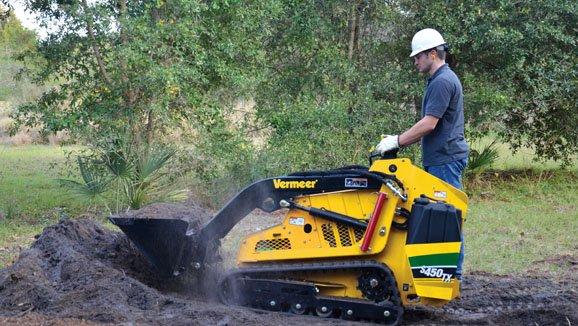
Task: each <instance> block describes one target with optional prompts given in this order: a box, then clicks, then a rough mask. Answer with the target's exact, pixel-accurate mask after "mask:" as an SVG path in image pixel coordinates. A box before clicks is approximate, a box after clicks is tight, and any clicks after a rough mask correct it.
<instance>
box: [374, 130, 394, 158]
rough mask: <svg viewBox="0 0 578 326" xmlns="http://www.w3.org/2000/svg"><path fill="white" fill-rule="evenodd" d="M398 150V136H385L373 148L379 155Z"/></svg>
mask: <svg viewBox="0 0 578 326" xmlns="http://www.w3.org/2000/svg"><path fill="white" fill-rule="evenodd" d="M398 148H399V136H398V135H394V136H392V135H387V136H385V137H384V138H383V139H382V140H381V141H380V142H379V144H377V146H375V150H376V151H377V152H378V153H379V154H383V153H385V152H389V151H391V150H394V149H398Z"/></svg>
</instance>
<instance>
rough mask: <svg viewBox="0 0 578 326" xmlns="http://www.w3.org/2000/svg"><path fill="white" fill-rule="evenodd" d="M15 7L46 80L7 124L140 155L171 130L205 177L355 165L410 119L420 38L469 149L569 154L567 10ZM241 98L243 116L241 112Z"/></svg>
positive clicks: (530, 6) (571, 86) (387, 5)
mask: <svg viewBox="0 0 578 326" xmlns="http://www.w3.org/2000/svg"><path fill="white" fill-rule="evenodd" d="M26 2H27V4H28V6H29V8H31V9H32V10H33V11H35V12H37V13H39V14H41V15H40V16H41V17H42V23H43V24H51V23H54V22H57V21H58V22H59V26H60V27H61V28H59V29H57V30H54V31H53V32H51V34H50V35H49V36H48V37H47V38H46V39H44V40H41V41H39V42H38V44H37V52H28V54H27V55H26V56H22V57H21V58H22V59H23V60H28V62H38V61H41V62H45V63H46V64H43V65H42V66H41V69H40V70H36V71H30V73H31V75H32V76H33V78H34V79H35V80H37V81H39V82H40V83H49V82H51V81H55V80H56V81H58V82H59V84H60V85H59V86H58V87H53V88H51V90H50V91H48V92H46V93H44V95H43V96H42V98H40V100H39V101H37V102H34V103H30V104H27V105H23V106H21V107H20V108H19V110H18V112H17V113H16V115H15V118H16V121H17V124H18V125H19V126H22V125H37V124H39V125H42V126H43V127H44V128H46V129H47V130H49V131H57V130H67V131H69V132H70V133H71V135H72V136H73V137H75V138H76V139H81V140H83V141H85V142H87V143H88V144H92V145H94V144H98V143H101V142H102V141H103V140H106V139H116V138H118V137H119V135H122V134H123V133H125V132H126V130H129V133H130V134H132V135H133V136H134V137H133V138H132V142H133V144H132V145H134V146H135V148H141V149H146V148H148V145H147V144H152V143H153V140H155V139H161V140H164V141H166V138H167V135H168V134H172V135H175V134H177V135H178V136H177V137H176V138H178V139H179V140H185V141H188V142H190V143H191V144H193V147H194V148H193V149H192V150H191V153H193V155H192V159H189V161H188V162H190V164H191V165H192V167H191V169H193V170H194V171H195V172H196V173H197V176H199V177H200V178H201V180H202V181H204V182H214V183H215V184H219V180H223V179H227V180H231V179H235V182H231V183H232V184H234V185H233V187H237V184H239V185H240V184H245V183H246V182H249V181H250V180H253V179H256V178H259V177H262V176H264V175H271V174H280V173H287V172H290V171H295V170H304V169H319V168H330V167H337V166H341V165H348V164H354V163H361V164H365V163H366V157H367V154H368V152H369V149H370V148H371V147H372V146H374V145H375V144H376V143H377V141H378V140H379V138H380V137H379V136H380V135H381V134H384V133H393V134H397V133H400V132H403V131H404V130H405V129H407V128H408V127H410V126H411V125H412V124H413V123H415V121H417V119H419V117H420V109H421V108H420V106H421V97H422V92H423V87H424V84H423V82H424V79H425V77H426V76H419V75H418V73H417V72H416V71H415V68H414V67H413V65H412V61H411V59H409V58H408V54H409V46H410V41H411V37H412V36H413V34H414V33H415V32H416V31H417V30H419V29H422V28H424V27H434V28H437V29H439V30H440V31H441V32H442V34H443V35H444V36H445V38H446V40H447V41H448V42H449V43H450V46H451V49H452V53H453V59H454V61H455V62H456V67H455V70H456V71H457V73H458V75H459V76H460V77H461V79H462V81H463V84H464V90H465V101H466V103H465V109H466V112H465V113H466V123H467V125H466V128H467V133H468V137H469V138H480V137H483V136H484V135H487V134H488V133H497V134H498V135H499V136H500V137H501V140H506V141H507V142H509V143H510V144H511V145H512V147H513V148H514V149H517V148H519V147H520V146H522V147H530V148H532V149H533V150H534V152H535V153H536V154H537V155H538V156H539V157H541V158H554V159H557V160H562V161H564V162H566V163H568V162H570V160H571V159H572V156H571V155H573V153H575V151H576V149H578V131H577V129H576V128H575V126H576V125H578V111H577V110H576V103H577V102H578V101H577V98H576V96H577V95H576V94H577V92H576V91H575V90H576V80H577V78H576V64H577V62H576V58H575V53H574V52H575V50H574V49H575V47H576V38H575V26H576V13H577V12H578V10H577V8H576V7H577V4H576V2H572V1H567V0H550V1H540V2H538V1H521V2H520V1H518V2H507V1H497V0H496V1H489V2H488V1H473V2H472V1H470V2H468V3H464V2H459V1H449V2H448V1H441V0H434V1H429V0H428V1H425V0H417V1H406V0H403V1H394V2H391V1H389V2H383V1H376V0H363V1H362V0H356V1H337V2H335V1H318V0H306V1H279V0H265V1H238V0H237V1H230V0H229V1H212V2H206V1H197V0H194V1H189V0H174V1H149V0H147V1H137V2H133V1H125V0H120V1H119V0H102V1H90V2H88V1H84V0H70V1H66V2H62V1H58V0H27V1H26ZM448 8H451V9H450V10H448ZM241 99H247V100H254V102H255V106H254V107H252V106H249V107H247V108H243V110H241V111H243V112H240V111H239V110H237V108H236V104H237V102H239V101H240V100H241ZM418 151H419V147H418V146H413V147H411V148H409V149H408V150H406V152H404V153H402V155H404V156H410V157H411V158H412V159H413V160H414V161H416V159H417V158H419V154H418ZM191 161H192V162H191ZM112 163H114V164H121V165H119V166H114V167H113V168H118V169H121V170H119V171H118V173H128V171H129V170H130V169H129V168H128V165H123V163H122V162H118V161H114V162H111V164H112ZM179 167H181V168H183V169H184V170H186V169H188V168H187V167H186V166H184V165H179ZM231 183H230V184H231ZM217 187H219V186H217ZM219 188H220V187H219ZM124 193H126V194H129V193H132V192H131V191H128V190H125V191H124ZM131 196H133V197H134V198H135V201H137V202H138V201H139V199H138V198H141V195H139V194H137V193H134V194H133V195H131Z"/></svg>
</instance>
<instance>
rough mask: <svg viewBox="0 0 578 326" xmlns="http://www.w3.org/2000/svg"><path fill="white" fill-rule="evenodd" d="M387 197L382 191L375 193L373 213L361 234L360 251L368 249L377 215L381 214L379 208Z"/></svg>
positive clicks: (377, 219)
mask: <svg viewBox="0 0 578 326" xmlns="http://www.w3.org/2000/svg"><path fill="white" fill-rule="evenodd" d="M386 199H387V195H386V194H385V193H383V192H380V193H379V194H378V195H377V202H376V203H375V207H374V208H373V213H372V214H371V218H370V219H369V223H368V224H367V229H365V235H364V236H363V242H362V243H361V251H364V252H365V251H367V250H369V245H370V244H371V239H372V238H373V233H374V232H375V228H376V227H377V222H378V221H379V215H381V209H382V208H383V203H384V202H385V200H386Z"/></svg>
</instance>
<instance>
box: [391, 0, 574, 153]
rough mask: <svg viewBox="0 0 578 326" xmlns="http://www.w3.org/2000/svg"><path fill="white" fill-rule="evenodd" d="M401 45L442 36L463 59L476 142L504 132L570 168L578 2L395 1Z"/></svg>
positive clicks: (516, 144)
mask: <svg viewBox="0 0 578 326" xmlns="http://www.w3.org/2000/svg"><path fill="white" fill-rule="evenodd" d="M392 4H396V5H397V6H399V10H400V11H399V12H401V13H403V15H401V16H402V17H403V19H404V20H405V22H406V23H405V24H404V25H405V26H404V28H403V29H402V31H403V33H401V34H400V35H399V36H400V41H402V42H407V43H409V41H410V39H411V35H412V34H413V33H414V32H415V31H417V30H419V29H421V28H423V27H426V26H427V27H433V28H437V29H439V30H440V31H441V32H442V34H443V35H444V36H446V37H447V40H446V41H448V42H449V43H450V46H451V51H452V52H453V54H454V56H455V57H456V59H457V67H456V70H457V72H458V75H460V76H462V81H463V84H464V93H465V94H466V97H465V108H466V119H467V124H468V131H469V133H470V135H471V136H474V137H475V136H479V135H480V134H485V133H487V132H488V131H494V132H498V133H499V135H501V136H502V137H503V139H504V140H505V141H506V142H508V143H510V144H511V146H512V148H513V149H514V150H515V149H517V148H519V147H520V146H526V147H531V148H533V149H534V150H535V151H536V154H537V155H538V156H539V157H540V158H543V159H548V158H552V159H556V160H562V161H564V162H565V163H568V162H569V161H570V160H571V159H572V155H574V153H575V152H576V150H577V149H578V129H577V128H576V126H577V125H578V110H576V103H578V92H576V89H577V88H576V83H577V74H578V70H577V67H578V66H577V65H578V61H576V26H577V24H578V22H577V14H578V3H576V1H567V0H550V1H515V2H512V1H499V0H494V1H469V2H467V3H466V2H462V1H413V0H412V1H395V2H392Z"/></svg>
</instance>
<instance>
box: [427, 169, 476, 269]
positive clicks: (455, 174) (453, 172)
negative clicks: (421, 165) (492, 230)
mask: <svg viewBox="0 0 578 326" xmlns="http://www.w3.org/2000/svg"><path fill="white" fill-rule="evenodd" d="M467 164H468V159H467V158H465V159H462V160H457V161H453V162H449V163H446V164H442V165H431V166H426V167H425V171H426V172H427V173H429V174H431V175H433V176H435V177H438V178H440V179H442V180H443V181H445V182H447V183H449V184H451V185H452V186H454V187H456V188H458V189H462V173H463V172H464V169H465V168H466V165H467ZM463 265H464V234H463V233H462V247H461V249H460V256H459V258H458V266H457V269H456V277H457V278H458V279H461V278H462V270H463V269H462V267H463Z"/></svg>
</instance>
